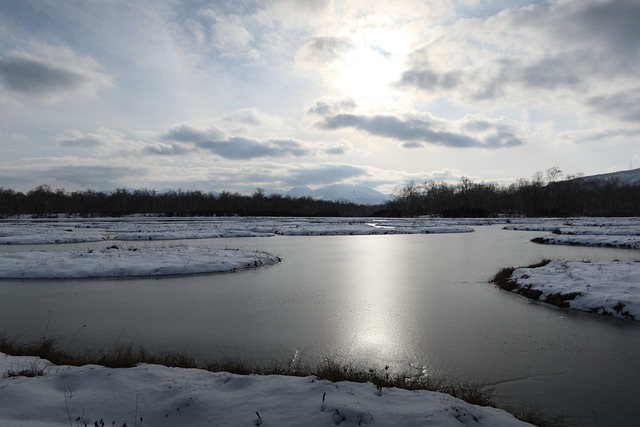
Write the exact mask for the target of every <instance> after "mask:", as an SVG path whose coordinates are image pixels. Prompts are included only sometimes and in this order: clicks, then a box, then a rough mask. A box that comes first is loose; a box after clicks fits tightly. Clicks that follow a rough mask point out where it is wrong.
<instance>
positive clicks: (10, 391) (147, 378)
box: [0, 353, 529, 427]
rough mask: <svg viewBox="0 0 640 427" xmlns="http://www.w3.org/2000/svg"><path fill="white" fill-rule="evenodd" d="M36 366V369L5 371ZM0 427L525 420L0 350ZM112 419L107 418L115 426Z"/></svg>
mask: <svg viewBox="0 0 640 427" xmlns="http://www.w3.org/2000/svg"><path fill="white" fill-rule="evenodd" d="M33 366H38V368H39V369H42V370H44V375H43V376H38V377H34V378H26V377H23V376H10V377H7V375H6V374H7V373H8V372H15V371H18V370H20V369H24V368H29V367H33ZM0 372H2V374H3V376H2V378H1V379H0V408H2V411H0V426H23V427H44V426H47V427H56V426H60V427H63V426H73V427H75V426H84V425H94V422H96V421H98V422H99V421H100V420H103V421H104V425H107V426H111V425H115V426H118V427H120V426H122V425H123V424H124V423H126V425H127V426H130V427H133V426H154V427H162V426H175V425H185V426H187V425H188V426H190V427H198V426H211V425H224V426H232V425H233V426H257V425H260V424H261V423H262V425H263V426H293V425H305V426H335V425H341V426H357V425H379V426H391V425H402V426H407V427H411V426H424V425H437V426H459V425H468V426H471V425H473V426H495V427H500V426H525V425H529V424H526V423H523V422H521V421H519V420H517V419H516V418H515V417H514V416H513V415H511V414H509V413H507V412H505V411H502V410H500V409H495V408H491V407H481V406H475V405H471V404H468V403H466V402H464V401H462V400H459V399H456V398H454V397H452V396H449V395H447V394H442V393H437V392H429V391H407V390H400V389H396V388H389V389H387V388H384V389H382V390H381V391H380V390H379V389H378V388H376V386H374V385H373V384H371V383H353V382H337V383H332V382H329V381H326V380H318V379H316V378H315V377H291V376H281V375H265V376H259V375H258V376H253V375H252V376H242V375H235V374H229V373H225V372H208V371H204V370H199V369H179V368H168V367H165V366H159V365H145V364H142V365H138V366H137V367H135V368H120V369H112V368H106V367H102V366H96V365H87V366H82V367H73V366H54V365H50V364H48V363H47V362H46V361H43V360H41V359H38V358H34V357H24V356H23V357H15V356H7V355H5V354H3V353H0ZM112 423H113V424H112Z"/></svg>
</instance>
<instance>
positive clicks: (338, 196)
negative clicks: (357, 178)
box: [285, 184, 391, 205]
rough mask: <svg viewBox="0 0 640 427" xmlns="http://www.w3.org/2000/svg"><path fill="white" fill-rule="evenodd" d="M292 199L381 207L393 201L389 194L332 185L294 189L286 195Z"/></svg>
mask: <svg viewBox="0 0 640 427" xmlns="http://www.w3.org/2000/svg"><path fill="white" fill-rule="evenodd" d="M285 196H290V197H294V198H295V197H311V198H312V199H315V200H328V201H335V202H339V201H344V202H350V203H356V204H359V205H379V204H382V203H384V202H386V201H388V200H390V199H391V196H389V195H388V194H384V193H381V192H379V191H377V190H374V189H373V188H369V187H364V186H359V185H352V184H332V185H327V186H325V187H321V188H318V189H316V190H312V189H311V188H309V187H306V186H297V187H293V188H292V189H291V190H289V191H287V192H286V193H285Z"/></svg>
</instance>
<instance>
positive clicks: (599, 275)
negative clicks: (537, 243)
mask: <svg viewBox="0 0 640 427" xmlns="http://www.w3.org/2000/svg"><path fill="white" fill-rule="evenodd" d="M511 279H512V280H514V281H515V282H516V283H517V285H518V288H516V289H515V290H514V292H518V291H519V290H520V291H521V290H523V289H531V290H537V291H541V292H542V294H541V295H540V297H539V299H540V300H541V301H544V300H545V299H546V298H547V297H548V296H549V295H553V294H561V295H570V294H574V293H575V294H577V295H576V296H575V298H574V299H572V300H568V301H567V303H568V304H569V308H572V309H576V310H582V311H588V312H593V313H597V314H604V315H607V316H613V317H619V318H625V319H635V320H640V262H616V261H613V262H583V261H557V260H556V261H552V262H550V263H548V264H547V265H545V266H541V267H535V268H526V267H522V268H517V269H516V270H514V271H513V273H512V274H511Z"/></svg>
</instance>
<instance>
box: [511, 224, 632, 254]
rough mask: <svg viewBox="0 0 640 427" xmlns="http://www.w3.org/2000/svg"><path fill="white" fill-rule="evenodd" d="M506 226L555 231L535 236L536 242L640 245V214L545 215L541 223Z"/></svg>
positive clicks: (551, 243)
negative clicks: (559, 218)
mask: <svg viewBox="0 0 640 427" xmlns="http://www.w3.org/2000/svg"><path fill="white" fill-rule="evenodd" d="M504 229H505V230H518V231H548V232H553V234H549V235H546V236H542V237H537V238H535V239H534V241H535V242H536V243H544V244H550V245H578V246H603V247H611V248H625V249H640V218H571V219H566V220H564V221H559V220H558V219H545V218H541V219H538V223H530V222H529V223H523V224H513V225H507V226H505V227H504Z"/></svg>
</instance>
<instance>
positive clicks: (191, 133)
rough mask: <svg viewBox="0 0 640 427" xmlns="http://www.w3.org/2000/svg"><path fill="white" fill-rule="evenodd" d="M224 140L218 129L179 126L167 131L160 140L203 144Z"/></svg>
mask: <svg viewBox="0 0 640 427" xmlns="http://www.w3.org/2000/svg"><path fill="white" fill-rule="evenodd" d="M221 138H224V133H223V132H222V131H221V130H220V129H218V128H212V129H205V130H203V129H197V128H195V127H192V126H189V125H179V126H175V127H173V128H171V129H169V130H168V131H167V132H166V133H165V134H164V135H163V136H162V139H165V140H171V141H179V142H193V143H199V142H205V141H210V140H212V139H213V140H216V139H221Z"/></svg>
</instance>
